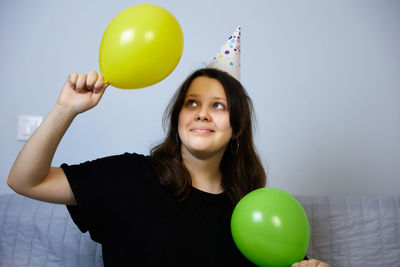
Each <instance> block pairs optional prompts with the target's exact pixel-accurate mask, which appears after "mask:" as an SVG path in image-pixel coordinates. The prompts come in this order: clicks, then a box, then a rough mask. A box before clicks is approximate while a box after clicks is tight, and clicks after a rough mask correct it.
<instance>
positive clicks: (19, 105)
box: [0, 0, 400, 195]
mask: <svg viewBox="0 0 400 267" xmlns="http://www.w3.org/2000/svg"><path fill="white" fill-rule="evenodd" d="M138 3H143V2H138V1H127V0H113V1H94V0H91V1H76V0H68V1H67V0H60V1H51V0H47V1H45V0H38V1H28V0H26V1H18V0H16V1H14V0H5V1H1V2H0V33H1V43H0V59H1V61H0V68H1V70H0V81H1V87H2V88H1V90H0V119H1V123H2V125H1V131H0V147H1V150H0V151H1V152H0V193H4V192H10V191H11V190H10V189H9V188H8V187H7V185H6V179H7V176H8V172H9V170H10V167H11V165H12V163H13V161H14V159H15V158H16V156H17V155H18V152H19V150H20V149H21V147H22V146H23V144H24V143H23V142H20V141H17V140H16V131H17V117H18V115H20V114H34V115H42V116H46V115H47V114H48V112H49V111H50V110H51V108H52V106H53V105H54V103H55V101H56V99H57V96H58V94H59V92H60V90H61V87H62V85H63V83H64V80H65V78H66V77H67V76H68V74H69V73H70V72H72V71H75V72H87V71H89V70H91V69H96V70H99V67H98V50H99V45H100V41H101V37H102V34H103V32H104V30H105V28H106V27H107V25H108V23H109V22H110V21H111V19H112V18H113V17H114V16H115V15H116V14H118V12H120V11H122V10H123V9H125V8H127V7H129V6H131V5H134V4H138ZM147 3H154V4H159V5H161V6H163V7H165V8H167V9H168V10H169V11H170V12H171V13H173V14H174V15H175V17H176V18H177V19H178V21H179V22H180V24H181V26H182V28H183V31H184V37H185V48H184V52H183V57H182V59H181V62H180V63H179V65H178V67H177V68H176V69H175V71H174V72H173V73H172V74H171V75H170V76H169V77H168V78H166V79H165V80H164V81H162V82H160V83H159V84H157V85H154V86H152V87H149V88H145V89H141V90H127V91H125V90H120V89H116V88H113V87H109V88H108V89H107V90H108V91H107V92H106V94H105V96H104V98H103V99H102V102H101V103H100V104H99V105H98V106H97V107H96V108H95V109H93V110H91V111H89V112H87V113H85V114H82V115H81V116H79V117H78V118H77V119H76V121H75V122H74V123H73V125H72V126H71V128H70V130H69V131H68V132H67V134H66V136H65V138H64V139H63V141H62V142H61V144H60V147H59V149H58V151H57V153H56V155H55V158H54V162H53V163H54V165H59V164H61V163H62V162H68V163H79V162H82V161H85V160H88V159H94V158H98V157H102V156H106V155H111V154H119V153H123V152H125V151H129V152H132V151H134V152H138V153H145V154H147V153H148V151H149V148H150V147H151V146H152V145H153V144H155V143H157V142H158V141H160V140H161V139H162V137H163V131H162V128H161V116H162V113H163V110H164V108H165V106H166V104H167V102H168V100H169V98H170V97H171V95H172V94H173V92H174V91H175V89H176V88H177V87H178V86H179V84H180V83H181V82H182V81H183V79H184V78H185V77H186V76H187V75H188V74H189V73H190V72H191V71H192V70H194V69H196V68H199V67H203V66H205V65H206V64H207V63H208V61H209V60H210V59H212V57H214V56H215V55H216V53H217V52H218V51H219V49H220V47H221V45H222V44H223V43H224V42H225V40H226V38H227V37H229V35H230V34H231V33H232V32H233V30H234V29H235V28H236V27H237V26H239V25H240V26H242V43H241V46H242V82H243V84H244V86H245V87H246V88H247V90H248V92H249V94H250V96H251V97H252V98H253V101H254V104H255V109H256V115H257V119H258V123H257V132H256V145H257V147H258V151H259V152H260V155H261V157H262V159H263V163H264V164H265V167H266V169H267V171H268V175H269V185H270V186H275V187H280V188H282V189H284V190H287V191H289V192H290V193H293V194H309V195H321V194H325V195H330V194H390V193H398V192H399V188H400V179H399V178H400V157H399V151H400V141H399V140H400V138H399V137H400V105H399V101H400V53H399V48H400V16H399V14H400V2H399V1H395V0H393V1H386V0H383V1H378V0H376V1H311V0H307V1H225V0H223V1H215V0H212V1H210V0H202V1H178V0H168V1H148V2H147Z"/></svg>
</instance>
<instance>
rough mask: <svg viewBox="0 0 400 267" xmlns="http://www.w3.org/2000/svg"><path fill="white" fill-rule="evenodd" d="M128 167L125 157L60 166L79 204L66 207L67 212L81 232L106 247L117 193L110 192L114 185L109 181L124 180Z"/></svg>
mask: <svg viewBox="0 0 400 267" xmlns="http://www.w3.org/2000/svg"><path fill="white" fill-rule="evenodd" d="M127 166H128V164H126V155H125V154H124V155H119V156H111V157H105V158H100V159H96V160H93V161H87V162H84V163H81V164H77V165H67V164H65V163H64V164H62V165H61V166H60V167H61V168H62V170H63V171H64V173H65V175H66V177H67V180H68V182H69V184H70V187H71V190H72V192H73V194H74V197H75V201H76V203H77V205H76V206H69V205H67V209H68V211H69V213H70V215H71V217H72V219H73V221H74V222H75V224H76V225H77V226H78V228H79V229H80V230H81V231H82V232H86V231H89V233H90V236H91V238H92V239H93V240H94V241H96V242H99V243H103V240H104V229H105V221H106V218H107V216H108V214H109V210H110V203H111V201H112V196H113V194H114V192H116V191H117V189H114V188H110V186H112V185H113V183H111V182H109V181H110V180H113V179H118V177H119V176H123V174H124V173H126V172H127V170H126V169H127ZM115 184H117V183H115Z"/></svg>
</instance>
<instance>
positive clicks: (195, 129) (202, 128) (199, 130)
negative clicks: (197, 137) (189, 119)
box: [190, 127, 214, 134]
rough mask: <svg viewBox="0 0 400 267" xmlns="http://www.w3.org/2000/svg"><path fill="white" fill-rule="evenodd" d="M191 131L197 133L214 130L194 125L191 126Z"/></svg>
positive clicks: (207, 132)
mask: <svg viewBox="0 0 400 267" xmlns="http://www.w3.org/2000/svg"><path fill="white" fill-rule="evenodd" d="M190 131H191V132H193V133H197V134H211V133H213V132H214V130H212V129H210V128H208V127H193V128H190Z"/></svg>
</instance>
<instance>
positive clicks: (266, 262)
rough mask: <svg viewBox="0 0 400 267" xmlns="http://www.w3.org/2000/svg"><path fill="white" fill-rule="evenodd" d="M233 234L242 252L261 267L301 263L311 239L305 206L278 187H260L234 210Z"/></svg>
mask: <svg viewBox="0 0 400 267" xmlns="http://www.w3.org/2000/svg"><path fill="white" fill-rule="evenodd" d="M231 231H232V237H233V240H234V241H235V244H236V246H237V247H238V248H239V250H240V252H241V253H242V254H243V255H244V256H245V257H246V258H247V259H249V260H250V261H251V262H253V263H254V264H256V265H258V266H274V267H280V266H291V265H292V264H293V263H295V262H300V261H302V260H303V258H304V256H305V255H306V252H307V249H308V242H309V240H310V226H309V223H308V219H307V214H306V213H305V211H304V209H303V207H302V206H301V204H300V203H299V202H298V201H297V200H296V198H294V197H293V196H292V195H290V194H289V193H287V192H285V191H283V190H281V189H277V188H260V189H256V190H254V191H252V192H250V193H248V194H247V195H245V196H244V197H243V198H242V199H241V200H240V201H239V202H238V204H237V205H236V207H235V209H234V210H233V214H232V218H231Z"/></svg>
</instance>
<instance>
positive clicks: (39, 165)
mask: <svg viewBox="0 0 400 267" xmlns="http://www.w3.org/2000/svg"><path fill="white" fill-rule="evenodd" d="M106 87H107V84H104V82H103V78H102V77H101V76H98V74H97V73H96V72H95V71H91V72H89V73H88V74H87V75H86V74H80V75H78V74H76V73H72V74H71V75H70V76H69V77H68V78H67V80H66V83H65V85H64V87H63V89H62V92H61V94H60V96H59V98H58V100H57V103H56V105H55V106H54V108H53V109H52V111H51V112H50V114H49V115H48V117H47V118H46V119H45V120H44V121H43V123H42V124H41V126H40V127H39V128H38V129H37V131H36V132H35V133H34V134H33V135H32V137H31V138H30V139H29V140H28V142H27V143H26V144H25V146H24V147H23V149H22V150H21V152H20V154H19V155H18V157H17V159H16V161H15V163H14V165H13V167H12V169H11V172H10V175H9V178H8V184H9V186H10V187H11V188H13V189H14V190H15V191H16V192H17V193H19V194H22V195H25V196H28V197H31V198H34V199H38V200H42V201H47V202H52V203H60V204H66V205H67V208H68V210H69V212H70V214H71V216H72V218H73V220H74V222H75V223H76V224H77V226H78V227H79V229H80V230H81V231H83V232H86V231H89V233H90V235H91V237H92V239H93V240H95V241H97V242H99V243H101V244H102V248H103V259H104V264H105V266H164V265H166V266H254V265H253V264H252V263H251V262H249V261H248V260H247V259H246V258H244V257H243V256H242V254H241V253H240V252H239V251H238V249H237V248H236V246H235V244H234V242H233V239H232V236H231V233H230V215H231V213H232V210H233V208H234V207H235V205H236V203H237V202H238V201H239V200H240V198H241V197H243V196H244V195H245V194H247V193H248V192H250V191H252V190H254V189H257V188H260V187H264V186H265V183H266V176H265V172H264V170H263V167H262V164H261V162H260V160H259V158H258V156H257V153H256V152H255V149H254V145H253V136H252V111H253V108H252V103H251V100H250V98H249V97H248V95H247V93H246V91H245V90H244V88H243V87H242V85H241V84H240V82H238V81H237V80H236V79H235V78H233V77H231V76H230V75H229V74H227V73H225V72H223V71H219V70H216V69H209V68H206V69H200V70H198V71H196V72H194V73H193V74H191V75H190V76H189V77H188V78H187V79H186V81H185V82H184V83H183V84H182V86H181V87H180V88H179V90H178V91H177V92H176V94H175V95H174V97H173V98H172V100H171V103H170V106H169V108H168V110H167V112H166V114H165V116H164V122H165V123H166V124H167V126H168V133H167V136H166V138H165V140H164V141H163V142H162V143H161V144H159V145H158V146H156V147H154V148H153V149H152V150H151V153H150V155H149V156H144V155H139V154H135V153H125V154H123V155H117V156H110V157H106V158H101V159H97V160H94V161H88V162H85V163H82V164H79V165H71V166H69V165H67V164H63V165H61V167H51V162H52V159H53V155H54V153H55V151H56V148H57V146H58V144H59V142H60V140H61V138H62V137H63V135H64V133H65V132H66V130H67V129H68V127H69V125H70V124H71V122H72V121H73V119H74V118H75V117H76V116H77V115H78V114H79V113H82V112H85V111H87V110H89V109H91V108H93V107H94V106H96V105H97V103H98V102H99V101H100V99H101V97H102V96H103V94H104V91H105V89H106ZM82 138H85V137H82ZM296 264H297V265H296ZM296 264H294V266H317V265H318V266H320V267H321V266H327V265H326V264H325V263H322V262H320V261H317V260H310V261H308V260H305V261H303V262H301V263H296Z"/></svg>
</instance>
